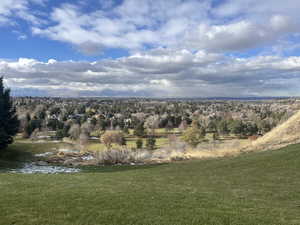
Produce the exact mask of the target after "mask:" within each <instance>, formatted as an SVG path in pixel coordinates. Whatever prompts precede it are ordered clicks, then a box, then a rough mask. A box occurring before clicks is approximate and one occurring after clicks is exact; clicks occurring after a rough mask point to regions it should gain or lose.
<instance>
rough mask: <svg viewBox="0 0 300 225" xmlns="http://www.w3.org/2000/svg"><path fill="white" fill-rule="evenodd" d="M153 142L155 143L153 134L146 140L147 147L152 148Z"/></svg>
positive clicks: (153, 146)
mask: <svg viewBox="0 0 300 225" xmlns="http://www.w3.org/2000/svg"><path fill="white" fill-rule="evenodd" d="M155 143H156V140H155V138H154V137H153V136H151V137H148V138H147V140H146V147H147V149H149V150H153V149H154V148H155Z"/></svg>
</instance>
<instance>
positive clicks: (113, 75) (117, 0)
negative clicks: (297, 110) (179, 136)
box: [0, 0, 300, 97]
mask: <svg viewBox="0 0 300 225" xmlns="http://www.w3.org/2000/svg"><path fill="white" fill-rule="evenodd" d="M299 11H300V1H299V0H284V1H283V0H263V1H262V0H160V1H153V0H0V76H4V79H5V85H6V86H7V87H10V88H11V90H12V93H13V94H14V95H16V96H61V97H86V96H90V97H92V96H93V97H94V96H113V97H120V96H122V97H128V96H130V97H131V96H135V97H217V96H218V97H250V96H251V97H252V96H300V13H299Z"/></svg>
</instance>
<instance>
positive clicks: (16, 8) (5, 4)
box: [0, 0, 46, 26]
mask: <svg viewBox="0 0 300 225" xmlns="http://www.w3.org/2000/svg"><path fill="white" fill-rule="evenodd" d="M45 1H46V0H1V1H0V25H5V26H8V25H15V24H16V21H15V19H14V18H20V19H23V20H25V21H28V22H30V23H32V24H34V25H40V24H42V23H45V21H44V20H43V19H41V18H39V17H38V16H37V15H35V12H34V11H33V10H32V9H31V8H30V4H39V5H43V4H45Z"/></svg>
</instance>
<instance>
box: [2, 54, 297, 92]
mask: <svg viewBox="0 0 300 225" xmlns="http://www.w3.org/2000/svg"><path fill="white" fill-rule="evenodd" d="M299 72H300V57H287V58H283V57H279V56H257V57H252V58H247V59H246V58H233V57H228V56H227V57H226V56H222V55H218V54H212V53H207V52H203V51H200V52H196V53H191V52H190V51H188V50H170V49H168V50H166V49H157V50H152V51H150V52H148V53H137V54H135V55H133V56H130V57H124V58H120V59H116V60H103V61H97V62H93V63H90V62H75V61H64V62H60V61H56V60H54V59H51V60H49V61H48V62H40V61H37V60H33V59H19V60H18V61H6V60H1V61H0V73H1V74H3V75H5V79H6V81H7V83H8V85H10V86H11V87H12V88H13V89H14V90H16V89H17V90H18V89H21V90H23V89H24V88H27V89H28V90H30V91H32V90H34V89H36V90H44V92H45V90H47V94H48V95H56V96H57V95H64V96H65V95H74V94H75V95H76V96H77V95H78V96H83V95H89V96H95V95H126V96H128V95H130V96H132V95H135V96H145V95H146V96H156V97H158V96H169V97H170V96H173V97H175V96H181V97H183V96H200V97H201V96H202V97H203V96H248V95H257V94H258V93H259V95H287V94H291V95H300V93H299V88H300V82H299V81H300V77H299V75H298V74H299ZM284 90H285V92H284Z"/></svg>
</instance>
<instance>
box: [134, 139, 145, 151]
mask: <svg viewBox="0 0 300 225" xmlns="http://www.w3.org/2000/svg"><path fill="white" fill-rule="evenodd" d="M135 144H136V148H137V149H141V148H143V139H141V138H139V139H137V140H136V142H135Z"/></svg>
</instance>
